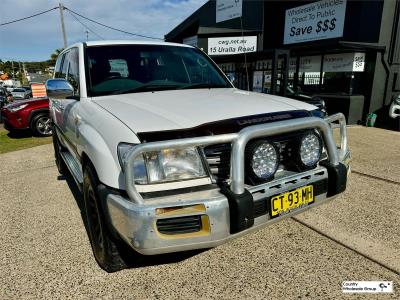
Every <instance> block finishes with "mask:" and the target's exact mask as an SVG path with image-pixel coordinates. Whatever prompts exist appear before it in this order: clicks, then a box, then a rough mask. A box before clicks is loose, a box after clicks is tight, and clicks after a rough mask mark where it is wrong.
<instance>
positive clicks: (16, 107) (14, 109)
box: [7, 104, 28, 112]
mask: <svg viewBox="0 0 400 300" xmlns="http://www.w3.org/2000/svg"><path fill="white" fill-rule="evenodd" d="M27 106H28V104H21V105H18V106H13V107H7V109H8V110H9V111H11V112H16V111H18V110H21V109H23V108H25V107H27Z"/></svg>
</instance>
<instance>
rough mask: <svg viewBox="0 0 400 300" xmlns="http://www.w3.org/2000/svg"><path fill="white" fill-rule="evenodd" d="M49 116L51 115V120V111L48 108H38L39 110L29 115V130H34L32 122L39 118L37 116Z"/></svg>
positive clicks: (34, 110)
mask: <svg viewBox="0 0 400 300" xmlns="http://www.w3.org/2000/svg"><path fill="white" fill-rule="evenodd" d="M46 113H47V114H48V115H49V117H50V118H51V116H50V111H49V109H48V108H38V109H33V110H32V111H31V112H30V113H29V117H28V124H29V128H30V129H33V128H32V125H33V124H32V121H33V120H34V119H35V117H36V116H37V115H39V114H46Z"/></svg>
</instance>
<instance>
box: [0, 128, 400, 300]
mask: <svg viewBox="0 0 400 300" xmlns="http://www.w3.org/2000/svg"><path fill="white" fill-rule="evenodd" d="M349 135H350V136H349V141H350V146H351V150H352V153H353V163H352V168H353V173H352V174H351V177H350V180H349V184H348V189H347V191H346V192H345V194H343V195H342V196H340V197H338V198H337V199H335V200H334V201H332V202H330V203H328V204H326V205H323V206H319V207H317V208H314V209H312V210H309V211H307V212H305V213H303V214H301V215H298V216H296V217H295V218H291V219H287V220H285V221H283V222H278V223H276V224H274V225H271V226H269V227H266V228H264V229H262V230H259V231H257V232H255V233H252V234H249V235H246V236H244V237H241V238H239V239H236V240H234V241H232V242H230V243H227V244H225V245H222V246H220V247H217V248H214V249H210V250H206V251H199V252H190V253H178V254H170V255H164V256H157V257H150V258H149V259H147V260H145V261H144V263H143V264H142V265H140V266H138V267H135V268H131V269H127V270H123V271H120V272H116V273H113V274H108V273H106V272H104V271H102V270H101V269H100V268H99V267H98V266H97V264H96V262H95V260H94V258H93V255H92V253H91V248H90V245H89V240H88V236H87V232H86V230H85V226H84V224H83V221H82V217H81V213H80V209H79V207H80V203H81V197H80V194H79V192H78V191H77V190H76V188H75V187H74V184H73V182H72V180H65V179H63V178H59V177H58V173H57V170H56V168H55V165H54V162H53V150H52V146H51V145H46V146H40V147H35V148H31V149H27V150H21V151H16V152H12V153H7V154H3V155H0V182H1V184H0V228H1V229H2V233H1V235H0V253H1V255H0V299H28V298H31V299H32V298H35V299H38V298H40V299H49V298H51V299H54V298H63V299H65V298H73V299H81V298H84V299H87V298H106V299H120V298H125V299H154V298H155V299H347V298H349V299H365V298H367V299H399V298H400V294H399V289H400V230H399V228H400V199H399V192H400V171H399V170H400V150H399V149H400V133H399V132H391V131H385V130H380V129H375V128H363V127H352V128H349ZM345 280H391V281H394V286H395V293H394V294H385V295H384V294H369V295H366V294H358V295H357V294H352V295H345V294H343V293H342V291H341V283H342V281H345Z"/></svg>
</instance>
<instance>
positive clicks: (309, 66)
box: [289, 55, 321, 72]
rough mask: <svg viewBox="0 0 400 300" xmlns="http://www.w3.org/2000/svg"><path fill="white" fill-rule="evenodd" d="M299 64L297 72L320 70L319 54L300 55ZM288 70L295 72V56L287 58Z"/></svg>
mask: <svg viewBox="0 0 400 300" xmlns="http://www.w3.org/2000/svg"><path fill="white" fill-rule="evenodd" d="M299 61H300V64H299V72H320V71H321V55H316V56H301V57H300V60H299ZM289 72H296V58H295V57H293V58H290V59H289Z"/></svg>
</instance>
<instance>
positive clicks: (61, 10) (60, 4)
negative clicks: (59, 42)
mask: <svg viewBox="0 0 400 300" xmlns="http://www.w3.org/2000/svg"><path fill="white" fill-rule="evenodd" d="M58 8H59V10H60V19H61V30H62V34H63V39H64V48H67V45H68V43H67V33H66V32H65V25H64V6H63V4H62V3H61V2H60V3H59V4H58Z"/></svg>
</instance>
